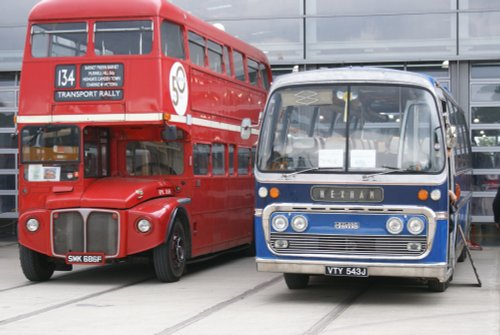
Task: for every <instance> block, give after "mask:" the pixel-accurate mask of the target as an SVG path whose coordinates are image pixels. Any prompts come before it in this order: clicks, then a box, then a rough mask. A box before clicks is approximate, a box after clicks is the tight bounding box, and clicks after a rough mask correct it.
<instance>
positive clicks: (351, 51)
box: [306, 2, 456, 62]
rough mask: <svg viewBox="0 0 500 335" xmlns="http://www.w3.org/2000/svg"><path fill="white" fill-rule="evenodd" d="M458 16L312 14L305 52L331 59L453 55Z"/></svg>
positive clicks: (312, 55) (312, 58) (323, 58)
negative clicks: (320, 16)
mask: <svg viewBox="0 0 500 335" xmlns="http://www.w3.org/2000/svg"><path fill="white" fill-rule="evenodd" d="M405 3H406V2H405ZM455 20H456V19H455V18H454V16H453V15H452V14H425V15H379V16H352V17H329V18H311V19H308V20H307V27H306V31H307V39H306V41H307V53H306V55H307V58H308V59H310V60H323V61H329V62H332V61H342V62H345V60H346V59H349V60H350V61H360V60H370V61H373V59H374V58H377V57H378V58H386V59H387V58H389V59H401V58H402V57H403V58H404V57H408V56H405V55H411V56H413V57H414V56H415V55H422V57H425V58H429V57H430V56H431V55H435V56H436V57H440V58H442V57H444V56H446V55H449V56H453V55H455V54H456V39H455V36H456V31H455V29H456V28H455V27H456V25H455ZM395 27H397V29H395ZM416 27H418V29H416Z"/></svg>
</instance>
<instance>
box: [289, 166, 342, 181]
mask: <svg viewBox="0 0 500 335" xmlns="http://www.w3.org/2000/svg"><path fill="white" fill-rule="evenodd" d="M339 169H342V168H341V167H338V168H334V167H318V166H316V167H312V168H307V169H302V170H297V171H294V172H290V173H283V174H282V177H283V179H287V178H290V177H292V176H295V175H298V174H301V173H306V172H311V171H324V170H339Z"/></svg>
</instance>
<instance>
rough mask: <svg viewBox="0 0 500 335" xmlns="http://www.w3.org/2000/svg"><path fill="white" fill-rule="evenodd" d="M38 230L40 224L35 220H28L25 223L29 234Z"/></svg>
mask: <svg viewBox="0 0 500 335" xmlns="http://www.w3.org/2000/svg"><path fill="white" fill-rule="evenodd" d="M38 228H40V222H39V221H38V220H37V219H33V218H32V219H29V220H28V221H26V229H28V231H30V232H35V231H37V230H38Z"/></svg>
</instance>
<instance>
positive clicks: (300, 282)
mask: <svg viewBox="0 0 500 335" xmlns="http://www.w3.org/2000/svg"><path fill="white" fill-rule="evenodd" d="M283 276H284V277H285V283H286V286H288V288H289V289H290V290H300V289H304V288H306V287H307V285H308V284H309V275H305V274H302V273H284V274H283Z"/></svg>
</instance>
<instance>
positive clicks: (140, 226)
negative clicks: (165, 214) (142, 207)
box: [137, 219, 153, 233]
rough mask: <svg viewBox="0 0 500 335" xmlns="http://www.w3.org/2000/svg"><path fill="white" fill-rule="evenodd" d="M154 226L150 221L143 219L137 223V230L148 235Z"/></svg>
mask: <svg viewBox="0 0 500 335" xmlns="http://www.w3.org/2000/svg"><path fill="white" fill-rule="evenodd" d="M152 226H153V225H152V224H151V222H150V221H149V220H146V219H142V220H139V221H138V222H137V230H138V231H140V232H141V233H147V232H148V231H150V230H151V227H152Z"/></svg>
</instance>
